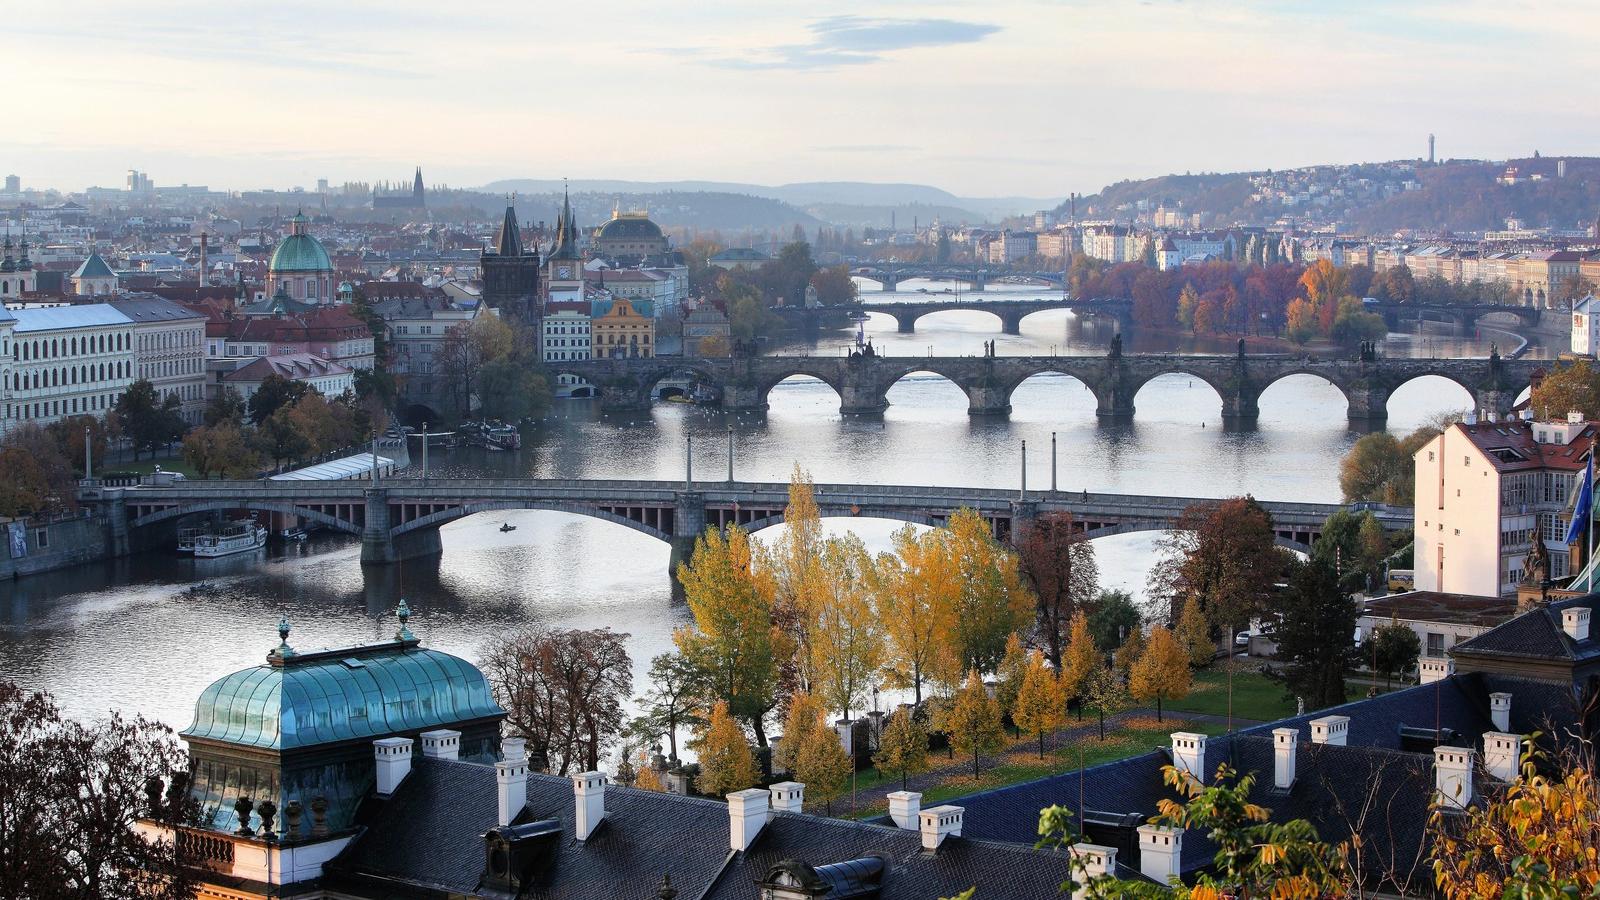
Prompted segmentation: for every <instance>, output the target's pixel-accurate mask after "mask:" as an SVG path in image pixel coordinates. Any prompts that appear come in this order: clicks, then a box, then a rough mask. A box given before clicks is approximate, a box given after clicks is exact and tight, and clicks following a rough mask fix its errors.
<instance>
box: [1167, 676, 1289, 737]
mask: <svg viewBox="0 0 1600 900" xmlns="http://www.w3.org/2000/svg"><path fill="white" fill-rule="evenodd" d="M1220 665H1221V664H1220V663H1219V664H1217V665H1216V666H1213V667H1212V668H1209V669H1203V670H1201V671H1199V672H1196V673H1195V676H1194V685H1193V686H1192V687H1190V688H1189V696H1187V697H1185V698H1183V699H1182V700H1168V701H1167V702H1166V703H1165V704H1164V708H1165V709H1169V710H1172V711H1173V712H1177V713H1185V712H1193V713H1206V714H1209V715H1213V716H1226V715H1227V714H1228V673H1227V672H1225V671H1223V670H1222V669H1221V668H1220ZM1233 715H1234V717H1235V718H1240V719H1254V720H1256V721H1258V722H1271V721H1273V720H1274V719H1281V718H1283V717H1285V716H1292V715H1294V701H1293V700H1289V699H1287V698H1285V697H1284V695H1283V685H1281V684H1278V683H1277V682H1275V681H1271V680H1269V679H1268V678H1267V677H1266V676H1265V675H1262V674H1261V673H1260V672H1255V671H1244V672H1235V673H1234V675H1233Z"/></svg>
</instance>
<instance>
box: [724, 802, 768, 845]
mask: <svg viewBox="0 0 1600 900" xmlns="http://www.w3.org/2000/svg"><path fill="white" fill-rule="evenodd" d="M766 824H767V792H766V791H763V790H761V789H760V788H750V789H749V790H746V791H735V792H734V793H731V794H729V795H728V846H729V847H730V848H732V849H734V850H749V849H750V844H751V843H753V842H754V841H755V839H756V835H758V834H760V833H761V827H762V826H763V825H766Z"/></svg>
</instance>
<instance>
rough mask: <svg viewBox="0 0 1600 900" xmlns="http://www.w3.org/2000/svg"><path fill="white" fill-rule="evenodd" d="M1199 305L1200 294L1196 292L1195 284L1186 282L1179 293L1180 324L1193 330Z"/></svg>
mask: <svg viewBox="0 0 1600 900" xmlns="http://www.w3.org/2000/svg"><path fill="white" fill-rule="evenodd" d="M1199 307H1200V295H1199V294H1198V293H1196V292H1195V289H1194V285H1192V284H1185V285H1184V286H1183V290H1182V291H1181V292H1179V294H1178V324H1179V325H1181V326H1183V327H1184V328H1187V329H1189V330H1190V331H1193V330H1194V315H1195V311H1196V310H1197V309H1199Z"/></svg>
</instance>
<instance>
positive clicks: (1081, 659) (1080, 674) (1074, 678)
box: [1061, 610, 1101, 697]
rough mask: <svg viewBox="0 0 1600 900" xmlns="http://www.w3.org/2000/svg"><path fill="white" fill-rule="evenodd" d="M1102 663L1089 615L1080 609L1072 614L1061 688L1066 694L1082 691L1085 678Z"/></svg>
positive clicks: (1072, 694)
mask: <svg viewBox="0 0 1600 900" xmlns="http://www.w3.org/2000/svg"><path fill="white" fill-rule="evenodd" d="M1100 664H1101V662H1100V650H1099V648H1097V647H1096V646H1095V645H1094V636H1093V635H1091V634H1090V633H1089V617H1088V616H1086V615H1084V614H1083V610H1078V612H1076V613H1075V614H1073V616H1072V631H1071V637H1070V638H1069V639H1068V640H1067V652H1066V654H1065V655H1063V656H1062V658H1061V689H1062V691H1063V692H1064V693H1065V694H1066V696H1068V697H1073V696H1077V695H1078V694H1079V693H1081V692H1082V690H1083V680H1084V679H1085V678H1088V677H1089V673H1090V672H1093V671H1094V670H1095V669H1096V668H1097V667H1099V666H1100Z"/></svg>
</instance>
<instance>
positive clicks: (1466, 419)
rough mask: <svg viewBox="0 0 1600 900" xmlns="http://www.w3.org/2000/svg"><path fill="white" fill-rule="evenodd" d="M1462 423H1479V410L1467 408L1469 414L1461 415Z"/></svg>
mask: <svg viewBox="0 0 1600 900" xmlns="http://www.w3.org/2000/svg"><path fill="white" fill-rule="evenodd" d="M1461 424H1463V425H1476V424H1478V411H1477V410H1475V409H1469V410H1467V414H1466V415H1464V416H1462V417H1461Z"/></svg>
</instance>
